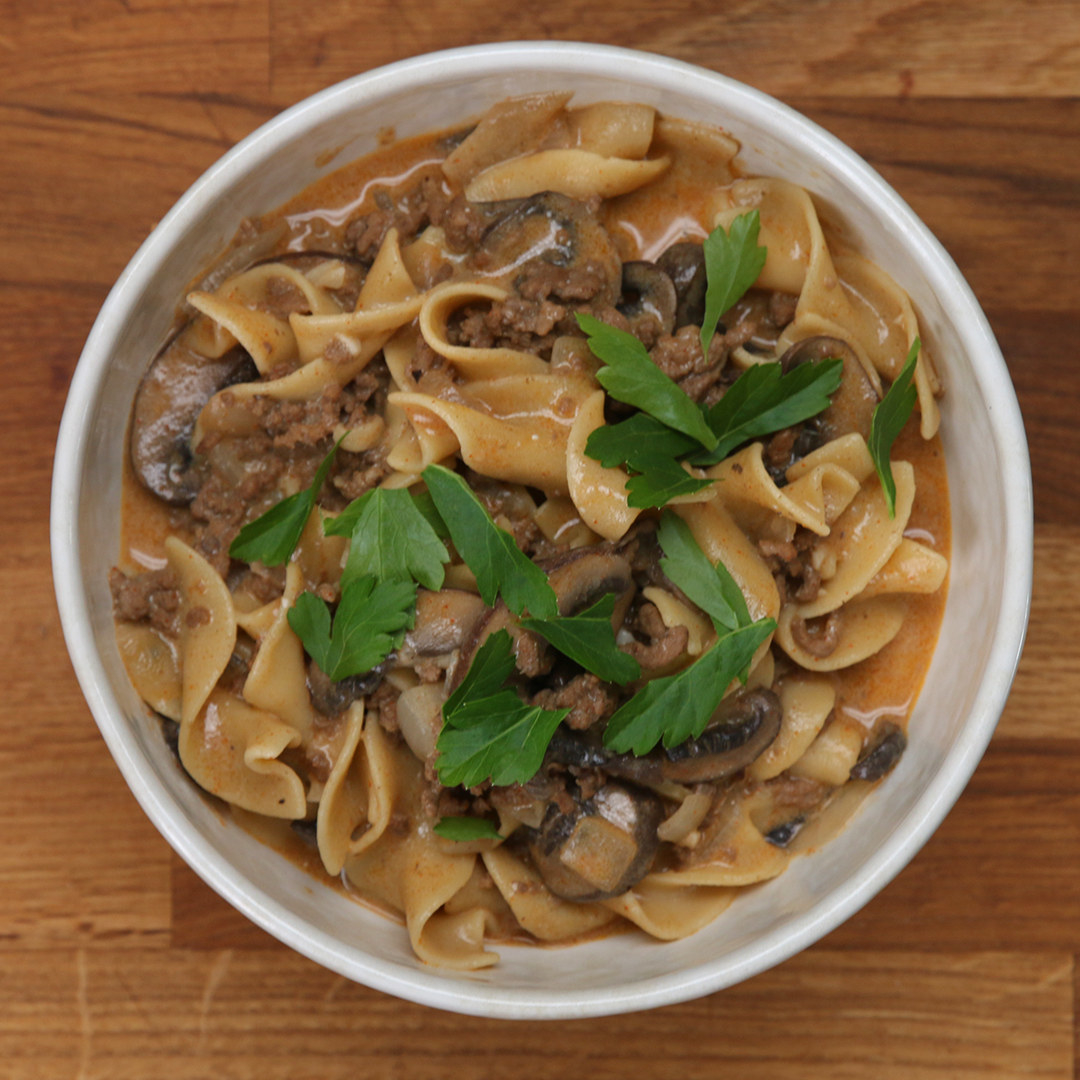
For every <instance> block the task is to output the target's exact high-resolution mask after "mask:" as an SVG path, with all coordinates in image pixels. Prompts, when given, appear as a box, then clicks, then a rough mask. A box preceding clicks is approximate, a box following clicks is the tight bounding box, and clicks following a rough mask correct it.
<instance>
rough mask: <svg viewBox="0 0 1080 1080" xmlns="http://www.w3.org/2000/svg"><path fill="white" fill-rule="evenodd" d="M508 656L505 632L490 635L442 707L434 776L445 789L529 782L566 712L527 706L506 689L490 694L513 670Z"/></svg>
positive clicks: (510, 658) (565, 710)
mask: <svg viewBox="0 0 1080 1080" xmlns="http://www.w3.org/2000/svg"><path fill="white" fill-rule="evenodd" d="M512 650H513V646H512V644H511V641H510V635H509V634H508V633H507V632H506V631H505V630H498V631H496V632H495V633H494V634H492V635H491V636H490V637H489V638H488V639H487V641H485V642H484V644H483V645H481V646H480V648H479V650H478V651H477V654H476V658H475V659H474V660H473V663H472V666H471V667H470V668H469V671H468V673H467V674H466V676H465V679H464V680H463V681H462V683H461V685H460V686H459V687H458V688H457V690H455V691H454V693H453V694H451V695H450V697H449V699H447V701H446V703H445V704H444V705H443V728H442V731H440V732H439V738H438V740H437V742H436V744H435V746H436V749H437V750H438V752H439V756H438V758H437V759H436V761H435V771H436V772H437V773H438V776H439V780H440V781H441V782H442V783H443V785H445V786H446V787H456V786H457V785H459V784H460V785H462V786H463V787H475V786H476V785H477V784H479V783H480V782H481V781H483V780H487V779H490V780H491V782H492V783H493V784H495V785H497V786H502V785H504V784H523V783H525V782H526V781H527V780H531V779H532V778H533V777H534V776H535V775H536V773H537V772H538V770H539V769H540V766H541V764H542V763H543V760H544V754H545V753H546V751H547V748H548V743H550V742H551V737H552V735H554V734H555V729H556V728H557V727H558V726H559V724H560V723H561V722H562V720H563V718H564V717H565V716H566V715H567V713H569V711H570V710H569V709H555V710H549V709H542V708H540V707H539V706H538V705H528V704H526V703H525V702H524V701H522V700H521V698H519V697H518V696H517V694H515V693H514V691H513V690H509V689H505V690H498V691H497V692H494V693H493V692H492V688H493V686H494V685H495V676H496V675H497V674H499V673H500V672H502V673H503V674H502V676H501V678H500V679H499V682H500V683H501V681H502V679H504V678H505V677H506V675H508V674H509V672H510V671H511V670H512V669H513V666H514V659H513V652H512ZM474 671H475V672H476V674H475V675H474Z"/></svg>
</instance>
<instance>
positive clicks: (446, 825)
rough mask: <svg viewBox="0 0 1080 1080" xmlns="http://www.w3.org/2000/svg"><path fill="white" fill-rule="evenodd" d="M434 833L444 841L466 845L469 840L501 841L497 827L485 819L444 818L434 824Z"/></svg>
mask: <svg viewBox="0 0 1080 1080" xmlns="http://www.w3.org/2000/svg"><path fill="white" fill-rule="evenodd" d="M433 831H434V832H436V833H438V835H439V836H441V837H443V838H444V839H446V840H454V841H457V842H458V843H468V842H469V841H470V840H501V839H502V834H501V833H500V832H499V827H498V825H496V824H495V822H494V821H488V819H487V818H478V817H444V818H440V819H439V821H438V822H437V823H436V824H435V827H434V830H433Z"/></svg>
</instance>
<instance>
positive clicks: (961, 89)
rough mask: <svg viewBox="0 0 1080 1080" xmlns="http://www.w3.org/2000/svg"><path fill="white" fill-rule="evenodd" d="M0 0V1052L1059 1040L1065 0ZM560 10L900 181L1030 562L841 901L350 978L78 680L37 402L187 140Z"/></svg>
mask: <svg viewBox="0 0 1080 1080" xmlns="http://www.w3.org/2000/svg"><path fill="white" fill-rule="evenodd" d="M0 16H2V18H0V253H2V255H3V261H2V268H0V298H2V306H0V370H2V374H3V383H2V385H3V392H2V393H0V409H2V410H3V423H2V425H0V439H2V440H3V451H4V452H3V460H4V462H5V463H6V466H5V467H4V468H3V469H2V470H0V494H2V500H0V506H2V507H3V522H4V524H3V527H2V528H0V581H2V582H3V585H2V590H3V591H2V593H0V603H2V606H3V610H4V614H5V618H4V619H3V622H2V624H0V635H2V637H0V688H2V690H3V692H4V695H5V706H6V707H5V709H4V723H3V728H2V736H0V793H2V797H0V823H2V827H0V1077H18V1078H31V1077H43V1078H44V1077H48V1078H53V1077H81V1078H89V1077H102V1078H109V1080H120V1078H126V1077H131V1078H161V1080H172V1078H179V1077H192V1078H202V1077H219V1076H221V1077H249V1076H250V1077H258V1078H259V1080H272V1078H278V1077H280V1078H283V1080H284V1078H288V1080H294V1078H301V1077H305V1078H306V1077H312V1078H319V1080H328V1078H334V1077H355V1076H363V1077H418V1078H424V1077H431V1078H442V1077H451V1076H453V1077H457V1078H461V1077H488V1076H491V1077H495V1076H500V1077H501V1076H506V1075H512V1076H515V1077H517V1076H520V1077H525V1078H529V1080H533V1078H539V1080H542V1078H546V1077H560V1078H561V1077H565V1076H567V1075H574V1076H576V1075H579V1074H580V1075H586V1076H590V1077H594V1078H597V1080H601V1078H608V1077H611V1078H620V1080H621V1078H622V1077H625V1076H627V1075H638V1076H649V1077H672V1078H674V1077H678V1078H680V1080H690V1078H696V1077H703V1078H704V1077H715V1076H720V1075H728V1076H734V1077H740V1078H747V1080H750V1078H757V1077H762V1078H765V1077H768V1078H775V1077H778V1076H783V1077H808V1078H817V1077H821V1078H826V1077H827V1078H829V1080H835V1078H838V1077H840V1078H842V1077H875V1078H893V1077H895V1078H903V1080H910V1078H921V1077H941V1078H955V1077H975V1076H981V1077H990V1076H1000V1077H1016V1076H1029V1075H1031V1076H1043V1077H1054V1078H1064V1077H1072V1076H1073V1075H1074V1067H1075V1065H1074V1030H1075V1026H1076V981H1075V966H1076V953H1077V950H1078V949H1080V646H1078V642H1080V604H1078V603H1077V600H1076V592H1075V590H1076V588H1077V581H1078V580H1080V353H1078V347H1077V337H1076V328H1077V322H1078V319H1080V254H1078V252H1080V4H1077V3H1076V2H1075V0H1027V2H1021V0H1013V2H1009V0H985V2H981V0H952V2H951V3H948V4H945V3H937V2H934V0H925V2H912V0H836V2H832V3H827V2H821V0H804V2H803V3H800V4H792V3H787V2H783V0H740V2H729V3H723V2H717V3H713V4H704V3H700V2H696V0H669V2H668V3H666V4H663V5H660V4H644V3H637V4H630V5H629V6H627V7H622V6H621V5H618V6H617V5H611V4H602V3H598V2H593V0H552V2H551V3H550V4H549V5H547V6H545V7H537V8H535V9H533V8H530V9H529V10H525V9H524V8H523V7H522V6H521V5H511V7H510V8H507V9H501V8H497V7H495V6H494V5H491V4H488V3H479V2H477V0H427V2H425V3H419V2H417V0H397V2H396V3H391V2H389V0H368V2H367V3H364V4H357V3H351V2H349V0H323V2H322V3H321V4H310V3H305V4H301V3H298V2H296V0H194V2H191V3H181V2H180V0H38V2H32V0H0ZM552 38H554V39H582V38H584V39H588V40H593V41H603V42H608V43H611V44H618V45H627V46H636V47H639V48H644V49H649V50H652V51H656V52H660V53H665V54H667V55H670V56H674V57H678V58H681V59H684V60H688V61H692V62H695V63H698V64H701V65H703V66H705V67H707V68H711V69H714V70H717V71H721V72H724V73H726V74H728V75H731V76H734V77H736V78H739V79H742V80H745V81H746V82H748V83H750V84H752V85H754V86H757V87H759V88H761V89H762V90H765V91H767V92H770V93H773V94H776V95H778V96H779V97H781V98H782V99H783V100H785V101H787V102H788V103H790V104H792V105H794V106H795V107H796V108H798V109H801V110H802V111H804V112H806V113H807V114H808V115H810V116H811V117H812V118H814V119H815V120H817V121H819V122H820V123H821V124H823V125H824V126H825V127H826V128H828V129H829V130H830V131H832V132H834V133H835V134H836V135H838V136H839V137H840V138H841V139H844V140H845V141H847V142H848V143H849V144H850V145H851V146H853V147H854V148H855V149H856V150H857V151H858V152H860V153H861V154H862V155H863V156H865V157H866V158H867V159H868V160H869V161H870V162H871V164H873V165H874V166H875V167H877V168H878V169H879V170H880V171H881V172H882V173H883V174H884V176H885V177H886V179H887V180H889V181H890V182H891V183H892V184H893V185H894V186H895V187H896V188H897V189H898V190H899V192H900V193H901V194H902V195H903V196H904V197H905V198H906V199H907V200H908V201H909V202H910V203H911V204H912V206H913V207H914V209H915V210H916V212H918V213H919V214H920V215H921V216H922V217H923V219H924V220H925V221H926V222H927V223H928V224H929V226H930V227H931V229H933V231H934V232H935V233H936V234H937V235H938V237H940V239H941V240H942V241H943V242H944V244H945V246H946V247H947V248H948V250H949V251H950V252H951V253H952V255H953V256H954V257H955V259H956V260H957V262H958V263H959V264H960V267H961V269H962V270H963V272H964V273H965V274H966V276H967V278H968V280H969V281H970V282H971V284H972V286H973V288H974V289H975V292H976V294H977V295H978V297H979V299H980V300H981V302H982V304H983V306H984V308H985V309H986V312H987V314H988V316H989V318H990V321H991V323H992V324H993V327H994V330H995V331H996V333H997V335H998V337H999V340H1000V342H1001V345H1002V348H1003V350H1004V352H1005V356H1006V358H1007V360H1008V363H1009V367H1010V370H1011V371H1012V374H1013V379H1014V381H1015V383H1016V387H1017V390H1018V393H1019V396H1020V403H1021V407H1022V409H1023V411H1024V417H1025V421H1026V424H1027V429H1028V436H1029V440H1030V444H1031V452H1032V462H1033V468H1034V474H1035V509H1036V531H1035V542H1036V551H1035V557H1036V564H1035V573H1036V579H1035V582H1036V583H1035V597H1034V604H1033V610H1032V621H1031V627H1030V631H1029V634H1028V643H1027V647H1026V650H1025V654H1024V657H1023V660H1022V663H1021V666H1020V672H1019V675H1018V677H1017V680H1016V683H1015V687H1014V691H1013V694H1012V697H1011V699H1010V702H1009V706H1008V708H1007V710H1006V713H1005V716H1004V718H1003V720H1002V723H1001V725H1000V728H999V730H998V733H997V735H996V736H995V738H994V741H993V743H992V745H991V747H990V750H989V752H988V754H987V756H986V758H985V760H984V762H983V764H982V765H981V766H980V768H979V770H978V772H977V773H976V775H975V777H974V779H973V781H972V782H971V784H970V786H969V788H968V790H967V791H966V793H965V794H964V796H963V797H962V798H961V800H960V802H959V804H958V805H957V807H956V808H955V809H954V810H953V812H952V813H951V814H950V816H949V817H948V819H947V820H946V822H945V824H944V825H943V826H942V828H941V829H940V830H939V832H938V833H937V834H936V835H935V836H934V837H933V839H932V840H931V841H930V842H929V843H928V844H927V846H926V848H925V849H924V850H923V851H922V852H921V853H920V854H919V855H918V856H917V857H916V859H915V860H914V862H913V863H912V864H911V865H910V866H909V867H908V868H907V869H906V870H905V871H904V872H903V873H902V874H901V875H900V876H899V877H898V878H897V879H896V881H894V882H893V883H892V884H891V885H890V886H889V887H888V888H886V889H885V890H884V892H883V893H881V895H879V896H878V897H877V899H875V900H874V901H873V902H871V903H870V904H869V905H868V906H867V908H866V909H865V910H863V911H862V912H860V913H859V914H858V915H856V916H855V917H854V918H852V919H851V920H850V921H849V922H848V923H847V924H846V925H845V926H843V927H842V928H841V929H839V930H837V931H836V932H834V933H833V934H831V935H830V936H829V937H827V938H826V939H825V940H824V941H822V942H821V943H820V944H818V945H817V946H815V947H814V948H812V949H810V950H809V951H807V952H805V953H804V954H802V955H801V956H799V957H797V958H795V959H793V960H791V961H789V962H788V963H786V964H784V965H782V966H781V967H779V968H778V969H775V970H773V971H770V972H768V973H766V974H763V975H761V976H759V977H757V978H755V979H753V980H751V981H750V982H748V983H745V984H743V985H741V986H738V987H736V988H733V989H731V990H728V991H724V992H722V993H718V994H714V995H712V996H711V997H708V998H705V999H703V1000H700V1001H696V1002H693V1003H690V1004H686V1005H680V1006H673V1007H669V1008H666V1009H661V1010H657V1011H655V1012H653V1013H650V1014H646V1015H639V1016H629V1017H615V1018H610V1019H604V1020H594V1021H574V1022H560V1023H550V1024H538V1023H534V1024H529V1023H509V1022H496V1021H483V1020H474V1019H468V1018H462V1017H457V1016H450V1015H446V1014H442V1013H438V1012H435V1011H432V1010H429V1009H426V1008H422V1007H420V1006H414V1005H409V1004H405V1003H402V1002H400V1001H397V1000H394V999H391V998H388V997H385V996H383V995H381V994H379V993H376V992H374V991H371V990H367V989H364V988H362V987H359V986H355V985H353V984H351V983H348V982H346V981H345V980H343V979H341V978H339V977H337V976H334V975H332V974H330V973H329V972H327V971H324V970H322V969H321V968H319V967H317V966H315V965H314V964H312V963H310V962H308V961H307V960H304V959H302V958H300V957H299V956H297V955H296V954H294V953H292V952H290V951H289V950H288V949H286V948H284V947H283V946H280V945H278V944H277V943H276V942H274V941H273V940H272V939H270V938H269V937H267V936H266V935H265V934H263V933H262V932H261V931H259V930H257V929H255V928H254V927H253V926H251V925H250V924H248V923H247V922H246V921H245V920H244V919H242V918H241V917H240V916H239V915H237V914H235V913H234V912H233V911H232V910H231V909H230V908H229V907H228V906H226V905H225V903H224V902H223V901H222V900H220V899H219V898H218V897H217V896H216V895H214V894H213V893H211V892H210V891H209V890H208V889H207V888H206V887H205V886H204V885H203V884H202V883H201V882H200V881H199V880H198V879H197V878H195V876H194V875H193V874H192V873H191V872H190V871H189V870H188V869H187V868H186V867H185V866H184V865H183V864H182V863H181V862H180V861H179V860H178V859H177V858H176V857H175V856H173V855H172V854H171V852H170V850H169V848H168V846H167V845H166V844H165V842H164V841H163V840H162V839H161V838H160V837H159V836H158V834H157V833H156V832H155V831H154V829H153V828H152V827H151V826H150V824H149V823H148V822H147V820H146V819H145V818H144V817H143V815H142V813H141V811H140V810H139V808H138V807H137V805H136V804H135V801H134V799H133V798H132V797H131V795H130V794H129V793H128V791H127V788H126V787H125V785H124V783H123V781H122V779H121V777H120V774H119V773H118V771H117V769H116V768H115V766H114V765H113V763H112V761H111V759H110V757H109V755H108V753H107V751H106V749H105V747H104V744H103V743H102V742H101V740H100V738H99V736H98V733H97V729H96V727H95V726H94V723H93V721H92V719H91V717H90V714H89V711H88V710H87V708H86V706H85V704H84V702H83V700H82V697H81V695H80V693H79V690H78V687H77V685H76V683H75V679H74V676H73V674H72V672H71V668H70V666H69V663H68V661H67V657H66V653H65V651H64V646H63V641H62V638H61V634H60V629H59V622H58V619H57V615H56V609H55V601H54V597H53V592H52V584H51V578H50V573H49V564H48V530H47V526H48V489H49V481H50V468H51V458H52V448H53V443H54V440H55V436H56V428H57V424H58V422H59V417H60V412H61V409H62V406H63V401H64V395H65V392H66V388H67V384H68V381H69V379H70V377H71V373H72V371H73V369H74V366H75V362H76V359H77V357H78V354H79V350H80V349H81V347H82V343H83V341H84V339H85V337H86V335H87V333H88V331H89V328H90V326H91V324H92V322H93V319H94V316H95V314H96V312H97V310H98V308H99V306H100V305H101V303H102V301H103V300H104V298H105V295H106V293H107V291H108V289H109V287H110V285H111V283H112V282H113V281H114V280H115V278H116V276H117V275H118V274H119V272H120V271H121V269H122V268H123V267H124V265H125V264H126V262H127V261H128V259H129V258H130V257H131V255H132V254H133V252H134V251H135V249H136V248H137V246H138V245H139V243H140V242H141V241H142V239H143V238H144V237H145V235H146V234H147V232H149V230H150V229H151V228H152V227H153V225H154V223H155V222H156V221H157V220H158V218H160V217H161V215H163V214H164V213H165V211H166V210H167V209H168V208H169V207H170V206H171V204H172V203H173V201H174V200H175V199H176V198H177V197H178V196H179V195H180V194H181V193H182V192H183V191H184V190H185V189H186V188H187V187H188V186H189V185H190V184H191V182H192V181H193V180H194V179H195V178H196V177H197V176H198V175H199V174H200V173H201V172H202V171H203V170H204V169H205V168H206V167H207V166H208V165H210V164H211V163H212V162H213V161H214V160H215V159H216V158H217V157H218V156H219V155H220V154H221V153H222V152H224V151H225V150H226V149H228V147H229V146H231V145H232V144H233V143H234V142H235V141H236V140H238V139H240V138H241V137H243V136H244V135H246V134H247V133H248V132H249V131H251V130H252V129H254V128H255V127H256V126H258V125H259V124H260V123H262V122H263V121H264V120H266V119H268V118H269V117H270V116H271V115H273V114H274V113H275V112H277V111H278V110H279V109H281V108H283V107H285V106H288V105H290V104H292V103H293V102H295V101H297V100H298V99H300V98H302V97H304V96H305V95H307V94H309V93H311V92H313V91H315V90H317V89H320V88H321V87H323V86H326V85H328V84H330V83H332V82H335V81H337V80H339V79H342V78H344V77H347V76H349V75H352V74H355V73H357V72H360V71H364V70H366V69H368V68H371V67H373V66H376V65H378V64H381V63H385V62H388V61H392V60H397V59H401V58H403V57H407V56H411V55H414V54H416V53H419V52H424V51H427V50H431V49H435V48H442V47H446V46H452V45H463V44H470V43H476V42H480V41H491V40H511V39H552ZM62 602H63V598H61V603H62Z"/></svg>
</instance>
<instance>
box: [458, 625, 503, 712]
mask: <svg viewBox="0 0 1080 1080" xmlns="http://www.w3.org/2000/svg"><path fill="white" fill-rule="evenodd" d="M504 637H505V638H506V642H505V648H504V643H503V640H502V639H503V638H504ZM513 645H514V643H513V641H512V640H511V639H510V634H509V632H508V631H506V630H498V631H496V632H495V633H494V634H492V635H491V636H490V637H489V638H488V639H487V641H485V642H484V644H483V645H481V646H480V648H479V649H477V650H476V655H475V656H474V657H473V662H472V663H471V664H470V665H469V670H468V671H467V672H465V678H464V679H462V680H461V682H460V683H459V684H458V688H457V689H456V690H455V691H454V692H453V693H452V694H451V695H450V696H449V697H448V698H447V699H446V701H445V702H444V703H443V708H442V714H443V719H444V720H450V719H452V718H453V716H454V713H456V712H457V710H458V709H459V708H461V707H463V706H464V705H465V704H466V703H468V702H469V701H475V700H477V699H478V698H486V697H491V695H492V694H497V693H498V692H499V691H500V690H501V689H502V685H503V683H504V682H506V680H507V679H508V678H509V677H510V673H511V672H512V671H513V670H514V647H513Z"/></svg>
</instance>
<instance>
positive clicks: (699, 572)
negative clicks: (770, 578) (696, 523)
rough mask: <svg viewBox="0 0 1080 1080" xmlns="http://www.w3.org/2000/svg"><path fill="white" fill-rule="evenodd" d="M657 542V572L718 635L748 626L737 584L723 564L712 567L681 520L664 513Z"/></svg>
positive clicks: (687, 526)
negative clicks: (660, 551) (701, 613)
mask: <svg viewBox="0 0 1080 1080" xmlns="http://www.w3.org/2000/svg"><path fill="white" fill-rule="evenodd" d="M657 539H658V540H659V542H660V547H661V548H662V549H663V551H664V558H662V559H661V560H660V569H661V570H663V571H664V573H665V574H666V575H667V576H668V578H669V579H670V580H671V581H672V582H674V583H675V584H676V585H678V587H679V588H680V589H682V591H683V592H684V593H686V595H687V596H688V597H689V598H690V599H691V600H692V601H693V602H694V603H695V604H697V606H698V607H699V608H701V609H702V611H704V612H706V613H707V614H708V616H709V617H710V618H711V619H712V622H713V626H714V627H715V628H716V632H717V633H718V634H719V633H722V632H724V631H725V630H727V631H730V630H738V629H740V628H742V627H745V626H749V625H750V624H751V622H752V620H751V618H750V612H749V611H748V610H747V607H746V599H745V597H744V596H743V594H742V590H741V589H740V588H739V586H738V583H737V582H736V581H735V579H734V578H733V577H732V576H731V573H730V572H729V571H728V568H727V567H726V566H724V564H723V563H717V564H716V565H715V566H713V564H712V563H711V562H710V561H709V557H708V556H707V555H706V554H705V552H703V551H702V550H701V548H700V547H698V543H697V541H696V540H695V539H694V534H693V533H692V532H691V531H690V526H689V525H687V524H686V522H685V521H683V519H682V518H680V517H678V516H677V515H675V514H672V513H671V512H670V511H668V512H665V513H664V515H663V516H662V517H661V518H660V529H659V531H658V533H657Z"/></svg>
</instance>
